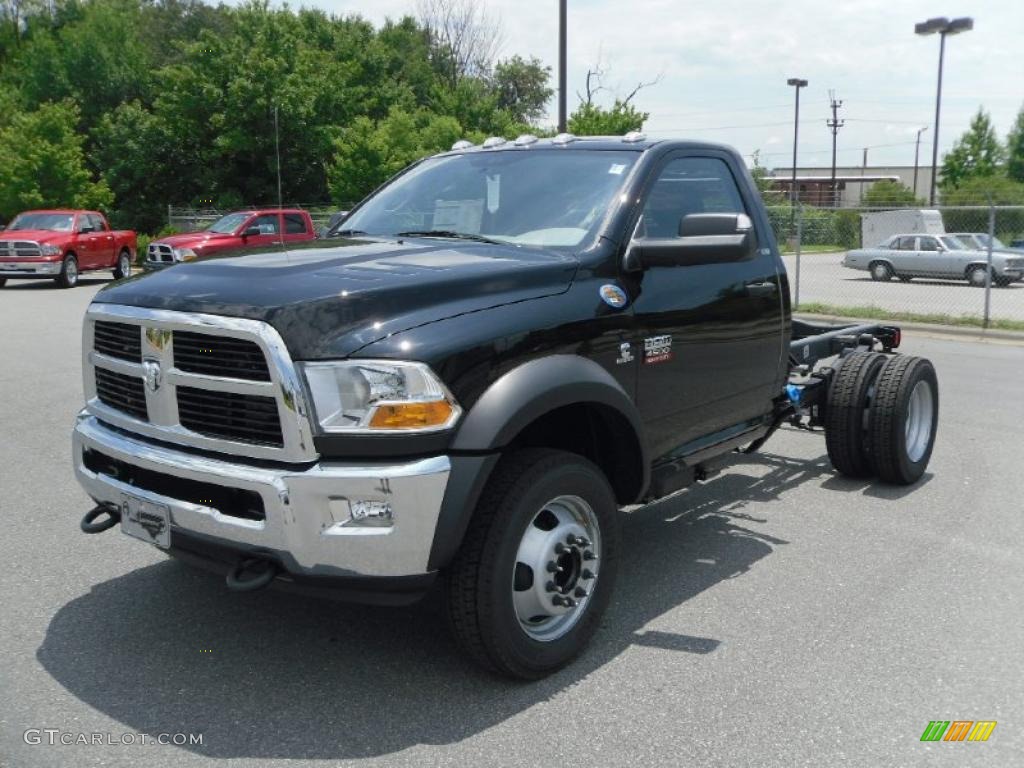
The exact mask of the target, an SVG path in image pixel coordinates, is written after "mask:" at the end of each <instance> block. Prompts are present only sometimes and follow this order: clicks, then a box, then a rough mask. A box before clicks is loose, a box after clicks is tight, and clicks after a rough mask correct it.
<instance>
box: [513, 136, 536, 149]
mask: <svg viewBox="0 0 1024 768" xmlns="http://www.w3.org/2000/svg"><path fill="white" fill-rule="evenodd" d="M536 143H537V137H536V136H534V135H533V134H532V133H524V134H523V135H522V136H519V137H517V138H516V140H515V145H516V146H517V147H528V146H530V145H531V144H536Z"/></svg>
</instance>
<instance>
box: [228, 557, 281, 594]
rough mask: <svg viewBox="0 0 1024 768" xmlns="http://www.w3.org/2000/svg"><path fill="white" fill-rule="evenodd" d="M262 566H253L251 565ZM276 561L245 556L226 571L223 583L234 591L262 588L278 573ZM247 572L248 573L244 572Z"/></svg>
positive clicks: (249, 590) (250, 590)
mask: <svg viewBox="0 0 1024 768" xmlns="http://www.w3.org/2000/svg"><path fill="white" fill-rule="evenodd" d="M261 565H262V566H263V567H262V568H259V567H257V568H255V570H254V569H253V566H261ZM278 570H279V569H278V566H277V563H275V562H273V561H272V560H266V559H264V558H259V557H245V558H242V559H241V560H239V561H238V562H237V563H235V565H234V567H233V568H232V569H231V570H230V571H228V575H227V577H226V578H225V583H227V585H228V589H230V590H232V591H234V592H255V591H256V590H257V589H263V588H264V587H266V586H267V585H269V584H270V582H272V581H273V580H274V577H275V576H277V573H278ZM247 572H249V575H246V573H247Z"/></svg>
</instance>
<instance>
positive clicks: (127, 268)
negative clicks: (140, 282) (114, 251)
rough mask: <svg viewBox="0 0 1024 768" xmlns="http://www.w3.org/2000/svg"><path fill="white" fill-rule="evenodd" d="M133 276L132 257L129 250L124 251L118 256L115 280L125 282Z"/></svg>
mask: <svg viewBox="0 0 1024 768" xmlns="http://www.w3.org/2000/svg"><path fill="white" fill-rule="evenodd" d="M131 276H132V255H131V253H130V252H129V251H128V249H127V248H126V249H124V250H123V251H121V253H119V254H118V255H117V265H116V266H115V267H114V279H116V280H123V279H124V278H126V277H131Z"/></svg>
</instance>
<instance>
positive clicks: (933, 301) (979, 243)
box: [768, 203, 1024, 330]
mask: <svg viewBox="0 0 1024 768" xmlns="http://www.w3.org/2000/svg"><path fill="white" fill-rule="evenodd" d="M768 210H769V217H770V220H771V223H772V227H773V229H774V231H775V236H776V238H777V240H778V242H779V246H780V248H781V249H782V250H783V251H784V259H785V262H786V267H787V270H788V272H789V279H790V289H791V291H792V298H793V305H794V307H795V308H796V309H798V310H799V311H804V312H813V313H820V314H828V315H845V316H850V317H865V318H879V319H890V318H891V319H899V318H902V319H905V320H922V321H925V322H941V323H953V324H965V325H981V326H984V327H989V326H990V325H996V326H1001V327H1007V328H1017V329H1021V330H1024V280H1022V277H1024V206H1000V205H958V206H937V207H934V208H819V207H815V206H810V205H805V204H799V203H798V204H797V205H796V206H789V205H769V208H768ZM990 242H991V244H992V248H991V249H990V248H989V243H990Z"/></svg>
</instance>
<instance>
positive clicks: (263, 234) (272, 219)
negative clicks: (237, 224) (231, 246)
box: [239, 213, 281, 247]
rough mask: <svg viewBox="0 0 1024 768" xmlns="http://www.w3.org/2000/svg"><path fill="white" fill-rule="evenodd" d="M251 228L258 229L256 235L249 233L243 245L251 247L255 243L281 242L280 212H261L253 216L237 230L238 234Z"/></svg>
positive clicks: (269, 243)
mask: <svg viewBox="0 0 1024 768" xmlns="http://www.w3.org/2000/svg"><path fill="white" fill-rule="evenodd" d="M251 229H258V230H259V234H258V235H255V234H254V235H249V236H248V237H246V238H245V245H246V246H249V247H252V246H257V245H272V244H274V243H280V242H281V214H280V213H261V214H258V215H256V216H253V217H252V218H251V219H249V220H248V221H247V222H246V223H245V224H243V225H242V227H241V229H240V230H239V234H241V233H243V232H246V231H248V230H251Z"/></svg>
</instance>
